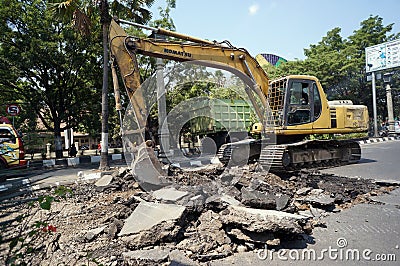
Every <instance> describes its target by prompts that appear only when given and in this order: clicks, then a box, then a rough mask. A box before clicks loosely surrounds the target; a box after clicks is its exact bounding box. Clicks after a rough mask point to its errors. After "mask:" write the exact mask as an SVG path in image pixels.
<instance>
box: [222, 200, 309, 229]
mask: <svg viewBox="0 0 400 266" xmlns="http://www.w3.org/2000/svg"><path fill="white" fill-rule="evenodd" d="M221 214H223V215H222V223H223V224H225V225H230V226H232V227H235V226H236V227H240V228H243V229H246V230H248V231H251V232H258V233H261V232H280V233H292V234H301V233H304V230H303V228H302V226H303V225H304V224H305V223H306V221H307V219H309V218H308V217H306V216H302V215H298V214H292V213H286V212H281V211H275V210H261V209H253V208H247V207H241V206H229V207H228V208H227V209H226V210H225V211H223V213H221Z"/></svg>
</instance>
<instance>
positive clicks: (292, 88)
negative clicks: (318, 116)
mask: <svg viewBox="0 0 400 266" xmlns="http://www.w3.org/2000/svg"><path fill="white" fill-rule="evenodd" d="M309 85H310V83H309V82H307V81H300V80H293V81H292V82H290V83H289V90H288V92H289V95H288V97H289V106H288V109H287V110H288V114H287V124H288V125H298V124H305V123H309V122H311V106H310V98H311V97H310V86H309Z"/></svg>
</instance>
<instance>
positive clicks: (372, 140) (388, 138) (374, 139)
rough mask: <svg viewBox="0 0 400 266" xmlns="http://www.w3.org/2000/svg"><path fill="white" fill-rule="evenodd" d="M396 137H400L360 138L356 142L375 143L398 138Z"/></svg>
mask: <svg viewBox="0 0 400 266" xmlns="http://www.w3.org/2000/svg"><path fill="white" fill-rule="evenodd" d="M398 139H400V137H382V138H371V139H366V140H360V141H359V142H358V143H359V144H367V143H376V142H382V141H389V140H398Z"/></svg>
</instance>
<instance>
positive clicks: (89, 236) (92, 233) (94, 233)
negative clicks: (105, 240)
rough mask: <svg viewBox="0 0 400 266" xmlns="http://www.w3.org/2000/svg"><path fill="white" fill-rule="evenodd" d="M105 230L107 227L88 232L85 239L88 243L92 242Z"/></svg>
mask: <svg viewBox="0 0 400 266" xmlns="http://www.w3.org/2000/svg"><path fill="white" fill-rule="evenodd" d="M105 228H106V226H102V227H99V228H95V229H92V230H89V231H87V232H86V235H85V238H86V239H87V240H88V241H92V240H93V239H94V238H95V237H96V236H97V235H98V234H100V233H101V232H103V231H104V229H105Z"/></svg>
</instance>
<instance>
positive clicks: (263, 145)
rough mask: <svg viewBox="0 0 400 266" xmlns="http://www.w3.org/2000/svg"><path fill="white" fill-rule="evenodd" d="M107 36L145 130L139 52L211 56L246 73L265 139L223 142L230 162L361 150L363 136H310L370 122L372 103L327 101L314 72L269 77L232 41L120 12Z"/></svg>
mask: <svg viewBox="0 0 400 266" xmlns="http://www.w3.org/2000/svg"><path fill="white" fill-rule="evenodd" d="M120 23H127V24H131V25H133V26H136V27H141V28H145V29H148V30H151V31H153V33H155V34H153V36H157V35H158V36H160V35H163V36H168V37H173V40H167V39H166V38H152V37H147V38H139V37H134V36H129V35H128V34H127V33H126V32H125V30H124V29H123V28H122V27H121V26H120V25H119V24H120ZM109 37H110V39H109V40H110V52H111V57H112V59H113V60H114V61H115V62H116V63H117V64H118V67H119V71H120V73H121V76H122V79H123V82H124V85H125V88H126V90H127V93H128V95H129V97H130V100H131V103H132V106H133V111H134V113H135V116H136V119H137V121H138V122H137V123H138V128H139V131H140V130H144V129H145V127H146V117H145V115H144V113H145V112H143V110H144V109H145V108H146V102H145V99H144V97H143V95H141V94H140V93H139V94H138V93H137V92H138V91H137V90H138V88H139V87H140V85H141V84H140V75H139V69H138V63H137V58H136V55H137V54H141V55H146V56H150V57H155V58H163V59H170V60H174V61H181V62H185V61H196V62H200V64H201V62H206V64H207V65H208V66H212V67H214V68H218V69H225V70H228V71H230V72H233V73H234V74H235V75H237V76H239V77H240V78H241V79H242V80H243V81H244V83H245V84H246V85H247V86H246V93H247V95H248V97H249V99H250V100H251V102H253V103H254V104H253V108H254V112H255V113H256V115H257V116H258V118H259V121H260V123H258V124H255V125H254V126H253V131H254V132H257V131H259V132H261V133H263V134H261V135H262V138H261V139H244V140H240V141H237V142H231V143H225V144H223V145H222V146H221V147H220V149H219V151H218V157H219V159H220V161H221V162H222V163H224V164H228V163H229V162H232V161H233V162H234V163H240V162H244V161H245V162H247V161H249V160H257V161H258V162H259V164H260V165H261V166H262V167H264V168H268V169H269V168H271V169H273V170H285V171H286V170H293V169H298V168H302V167H307V166H308V165H315V164H317V165H319V164H322V165H330V164H331V163H334V164H336V163H345V164H346V163H354V162H357V161H358V160H359V159H360V158H361V148H360V146H359V144H358V142H357V141H354V140H335V139H329V140H316V139H314V140H312V139H308V140H307V139H306V138H305V137H307V136H311V135H314V134H346V133H354V132H366V131H367V130H368V111H367V107H366V106H362V105H353V103H352V102H351V101H343V100H342V101H328V100H327V98H326V95H325V93H324V91H323V89H322V87H321V84H320V82H319V81H318V79H317V78H316V77H313V76H307V75H290V76H287V77H283V78H280V79H277V80H273V81H270V80H269V78H268V76H267V74H266V73H265V71H264V70H263V69H262V68H261V66H260V64H259V63H258V62H257V60H256V59H255V58H253V57H252V56H251V55H250V54H249V53H248V52H247V51H246V50H245V49H242V48H236V47H234V46H232V45H231V44H230V43H229V42H228V41H224V42H216V41H208V40H203V39H199V38H195V37H191V36H188V35H184V34H180V33H176V32H173V31H169V30H165V29H162V28H151V27H147V26H143V25H139V24H136V23H132V22H127V21H123V20H119V19H116V18H114V19H113V20H112V22H111V26H110V36H109ZM114 76H115V72H114ZM115 82H116V78H114V83H115ZM267 113H268V115H266V114H267ZM272 139H273V140H272ZM243 151H246V152H243ZM151 161H153V163H156V162H155V161H156V158H155V157H154V156H153V157H151Z"/></svg>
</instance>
